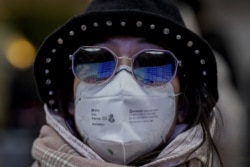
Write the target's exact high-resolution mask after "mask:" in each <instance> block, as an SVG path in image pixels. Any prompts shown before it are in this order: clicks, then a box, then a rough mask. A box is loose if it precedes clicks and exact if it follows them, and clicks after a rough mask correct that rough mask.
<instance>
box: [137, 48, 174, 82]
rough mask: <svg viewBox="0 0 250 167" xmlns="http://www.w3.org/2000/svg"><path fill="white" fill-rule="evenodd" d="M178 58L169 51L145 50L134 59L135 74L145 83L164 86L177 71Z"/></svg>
mask: <svg viewBox="0 0 250 167" xmlns="http://www.w3.org/2000/svg"><path fill="white" fill-rule="evenodd" d="M176 66H177V59H176V58H175V57H174V56H173V55H172V54H171V53H170V52H167V51H155V50H152V51H144V52H142V53H140V54H139V55H138V56H137V57H136V58H135V60H134V67H133V69H134V71H133V72H134V75H135V77H136V79H137V80H139V81H140V82H141V83H143V84H144V85H148V86H162V85H164V84H166V83H168V82H170V81H171V79H172V78H173V77H174V75H175V72H176Z"/></svg>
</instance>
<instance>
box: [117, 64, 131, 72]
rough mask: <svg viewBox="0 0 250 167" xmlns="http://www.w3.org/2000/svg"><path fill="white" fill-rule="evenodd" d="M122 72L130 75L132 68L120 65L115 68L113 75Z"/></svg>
mask: <svg viewBox="0 0 250 167" xmlns="http://www.w3.org/2000/svg"><path fill="white" fill-rule="evenodd" d="M123 70H124V71H127V72H128V73H130V74H132V67H130V66H128V65H124V64H122V65H120V66H119V67H118V68H117V70H116V72H115V74H118V73H119V72H121V71H123Z"/></svg>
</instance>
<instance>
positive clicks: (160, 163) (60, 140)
mask: <svg viewBox="0 0 250 167" xmlns="http://www.w3.org/2000/svg"><path fill="white" fill-rule="evenodd" d="M45 112H46V121H47V123H48V125H44V126H43V127H42V129H41V133H40V136H39V137H38V138H37V139H36V140H35V141H34V144H33V148H32V156H33V158H34V159H35V160H36V161H35V162H34V163H33V167H47V166H49V167H52V166H53V167H54V166H58V167H59V166H60V167H61V166H64V167H80V166H86V167H122V166H123V165H117V164H112V163H108V162H105V160H103V159H102V158H101V157H100V156H99V155H97V154H96V153H95V152H94V151H93V150H92V149H91V148H89V147H88V146H87V145H85V144H84V143H82V142H81V141H80V140H79V139H77V138H76V137H75V136H73V135H72V134H71V133H70V132H69V131H68V130H67V128H66V127H65V124H64V121H63V119H62V118H60V117H59V116H57V115H52V114H51V113H50V112H49V110H48V109H47V107H46V106H45ZM211 120H212V121H211V127H210V129H211V133H212V135H213V133H214V132H215V130H214V129H215V128H216V121H215V119H214V117H213V116H212V119H211ZM208 154H211V152H209V151H208V142H207V140H204V134H203V131H202V127H201V125H196V126H195V127H192V128H190V129H188V130H186V131H184V132H182V133H180V134H179V135H177V136H176V137H175V138H174V139H173V140H172V141H171V142H170V143H169V144H168V145H167V146H166V147H165V148H164V149H163V150H162V151H161V153H160V154H159V155H158V157H157V158H156V159H155V160H153V161H152V162H150V163H147V164H145V165H143V166H144V167H146V166H157V167H175V166H178V167H185V166H189V167H202V166H205V165H204V164H206V163H207V162H210V160H209V159H208ZM213 161H214V160H213ZM213 163H215V164H217V163H218V162H213ZM210 165H211V164H210ZM215 166H218V165H215ZM213 167H214V165H213Z"/></svg>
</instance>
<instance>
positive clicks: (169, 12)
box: [34, 0, 218, 112]
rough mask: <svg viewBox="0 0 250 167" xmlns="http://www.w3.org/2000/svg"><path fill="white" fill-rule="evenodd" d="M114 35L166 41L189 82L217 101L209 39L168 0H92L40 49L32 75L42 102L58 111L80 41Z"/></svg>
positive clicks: (83, 43)
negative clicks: (191, 27)
mask: <svg viewBox="0 0 250 167" xmlns="http://www.w3.org/2000/svg"><path fill="white" fill-rule="evenodd" d="M115 35H130V36H138V37H144V38H148V39H157V40H159V41H162V42H164V43H166V45H167V46H169V49H170V50H171V51H172V52H173V53H174V54H175V55H176V57H177V58H178V59H179V60H181V62H182V65H183V69H184V72H185V76H186V79H187V82H188V83H189V84H191V85H194V86H196V87H198V88H200V87H206V89H207V90H208V91H209V93H211V95H212V96H213V98H214V99H215V100H216V101H217V100H218V90H217V69H216V61H215V57H214V54H213V52H212V50H211V48H210V47H209V45H208V44H207V42H206V41H204V40H203V39H202V38H201V37H199V36H198V35H196V34H195V33H193V32H191V31H190V30H188V29H187V28H186V27H185V25H184V22H183V20H182V17H181V15H180V12H179V10H178V9H177V8H176V6H175V5H174V4H173V3H172V2H171V1H170V0H93V1H92V2H91V4H90V5H89V7H88V8H87V9H86V10H85V12H84V13H83V14H81V15H79V16H76V17H74V18H72V19H71V20H69V21H68V22H67V23H66V24H65V25H63V26H61V27H60V28H59V29H57V30H56V31H55V32H53V33H52V34H51V35H50V36H49V37H48V38H47V39H46V40H45V41H44V43H43V44H42V46H41V47H40V49H39V51H38V54H37V57H36V60H35V63H34V74H35V79H36V83H37V87H38V91H39V93H40V97H41V99H42V100H43V102H44V103H46V104H47V105H48V106H49V107H50V108H51V109H52V110H53V111H56V112H58V104H57V98H58V97H57V95H58V91H59V89H61V88H63V87H64V84H65V83H66V82H67V81H68V80H73V77H74V76H73V73H72V72H71V69H70V68H71V62H70V55H71V54H73V53H74V51H76V50H77V49H78V48H79V47H80V46H82V45H89V44H91V43H93V42H95V41H97V40H98V39H102V38H104V37H109V36H115ZM72 89H73V88H72Z"/></svg>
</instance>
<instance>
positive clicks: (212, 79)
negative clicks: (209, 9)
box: [32, 0, 223, 167]
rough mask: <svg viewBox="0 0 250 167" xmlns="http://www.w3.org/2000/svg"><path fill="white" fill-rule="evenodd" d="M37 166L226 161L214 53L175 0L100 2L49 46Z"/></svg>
mask: <svg viewBox="0 0 250 167" xmlns="http://www.w3.org/2000/svg"><path fill="white" fill-rule="evenodd" d="M34 75H35V80H36V83H37V88H38V91H39V93H40V97H41V99H42V101H43V102H44V110H45V113H46V122H47V124H46V125H44V126H43V127H42V129H41V132H40V136H39V137H38V138H37V139H36V140H35V141H34V143H33V147H32V156H33V158H34V160H35V161H34V163H33V165H32V166H34V167H36V166H102V167H105V166H106V167H107V166H112V167H113V166H114V167H115V166H117V167H118V166H165V167H166V166H168V167H172V166H178V167H184V166H192V167H199V166H200V167H203V166H213V167H215V166H223V163H222V160H221V158H220V157H221V156H220V154H219V151H218V150H217V146H216V143H217V139H218V138H219V136H220V132H221V130H222V128H221V126H220V125H221V124H222V123H221V122H220V120H221V119H220V111H219V110H218V109H217V108H216V103H217V101H218V98H219V95H218V90H217V67H216V60H215V57H214V54H213V52H212V50H211V48H210V46H209V45H208V43H207V42H206V41H205V40H203V39H202V38H201V37H200V36H199V35H197V34H195V33H194V32H192V31H190V30H189V29H187V28H186V27H185V24H184V22H183V19H182V16H181V14H180V12H179V9H178V8H177V7H176V5H175V4H174V3H173V2H172V1H171V0H165V1H162V0H148V1H143V0H127V1H122V0H109V1H106V0H92V1H91V3H90V4H89V6H88V7H87V9H86V10H85V11H84V13H83V14H80V15H79V16H76V17H74V18H72V19H70V20H69V21H68V22H67V23H66V24H64V25H62V26H61V27H60V28H58V29H57V30H56V31H55V32H53V33H52V34H51V35H50V36H49V37H48V38H47V39H46V40H45V41H44V43H43V44H42V46H41V47H40V49H39V51H38V54H37V57H36V60H35V63H34Z"/></svg>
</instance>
